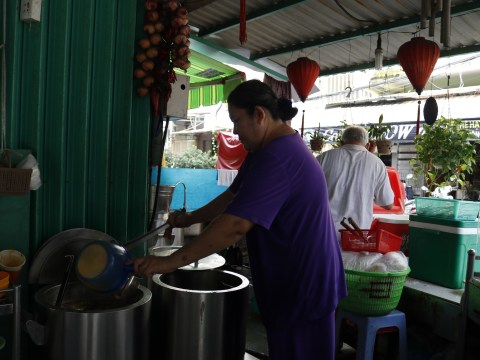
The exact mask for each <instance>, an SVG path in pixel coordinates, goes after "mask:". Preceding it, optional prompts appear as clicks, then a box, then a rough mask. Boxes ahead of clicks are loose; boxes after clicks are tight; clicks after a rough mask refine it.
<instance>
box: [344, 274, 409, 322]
mask: <svg viewBox="0 0 480 360" xmlns="http://www.w3.org/2000/svg"><path fill="white" fill-rule="evenodd" d="M409 273H410V268H407V269H405V270H404V271H399V272H390V273H381V272H365V271H355V270H345V274H346V280H347V290H348V296H347V297H346V298H345V299H343V300H342V301H340V303H339V304H338V307H339V308H340V309H342V310H347V311H350V312H352V313H356V314H361V315H372V316H378V315H385V314H388V313H389V312H391V311H393V310H395V308H396V307H397V305H398V302H399V301H400V296H401V295H402V290H403V285H404V284H405V278H406V277H407V275H408V274H409Z"/></svg>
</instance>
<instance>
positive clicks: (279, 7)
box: [198, 0, 310, 37]
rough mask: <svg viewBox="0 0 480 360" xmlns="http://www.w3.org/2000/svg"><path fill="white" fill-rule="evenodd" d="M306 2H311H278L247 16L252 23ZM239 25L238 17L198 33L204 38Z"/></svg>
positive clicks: (294, 0) (291, 0)
mask: <svg viewBox="0 0 480 360" xmlns="http://www.w3.org/2000/svg"><path fill="white" fill-rule="evenodd" d="M306 1H310V0H285V1H280V2H278V3H276V4H274V5H272V6H267V7H264V8H262V9H260V10H257V11H253V12H251V13H248V14H247V22H249V21H252V20H256V19H260V18H262V17H265V16H268V15H272V14H274V13H276V12H279V11H283V10H286V9H288V8H289V7H292V6H295V5H299V4H301V3H304V2H306ZM238 24H239V19H238V17H235V18H233V19H229V20H227V21H225V22H223V23H222V24H220V25H217V26H213V27H210V28H208V29H204V30H200V31H199V32H198V36H201V37H203V36H208V35H213V34H216V33H218V32H221V31H224V30H227V29H230V28H233V27H236V26H238Z"/></svg>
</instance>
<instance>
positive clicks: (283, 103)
mask: <svg viewBox="0 0 480 360" xmlns="http://www.w3.org/2000/svg"><path fill="white" fill-rule="evenodd" d="M278 108H279V109H280V112H281V113H282V114H283V116H281V115H280V118H281V119H282V120H283V121H288V120H292V119H293V118H294V117H295V115H297V113H298V109H297V108H294V107H292V102H291V101H290V100H288V99H285V98H280V99H278Z"/></svg>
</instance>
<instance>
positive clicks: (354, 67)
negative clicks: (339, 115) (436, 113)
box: [320, 45, 480, 76]
mask: <svg viewBox="0 0 480 360" xmlns="http://www.w3.org/2000/svg"><path fill="white" fill-rule="evenodd" d="M478 51H480V45H472V46H465V47H463V48H456V49H452V50H441V51H440V57H448V56H455V55H463V54H469V53H472V52H478ZM392 65H400V64H399V62H398V59H397V58H395V59H388V60H387V59H384V60H383V66H392ZM373 67H375V62H374V61H370V62H366V63H362V64H357V65H350V66H348V67H339V68H334V69H331V70H325V71H323V70H322V71H321V73H320V75H321V76H327V75H336V74H341V73H346V72H350V71H357V70H365V69H372V68H373Z"/></svg>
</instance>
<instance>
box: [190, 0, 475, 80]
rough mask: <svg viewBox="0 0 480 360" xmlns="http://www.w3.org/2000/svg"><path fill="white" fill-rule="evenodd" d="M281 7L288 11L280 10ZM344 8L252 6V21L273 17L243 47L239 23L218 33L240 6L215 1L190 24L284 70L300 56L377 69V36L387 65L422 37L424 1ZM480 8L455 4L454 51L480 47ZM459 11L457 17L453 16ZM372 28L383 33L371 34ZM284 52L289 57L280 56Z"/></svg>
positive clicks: (374, 0) (460, 0)
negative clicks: (403, 47)
mask: <svg viewBox="0 0 480 360" xmlns="http://www.w3.org/2000/svg"><path fill="white" fill-rule="evenodd" d="M282 4H286V5H288V6H286V7H285V8H283V9H278V7H280V6H281V5H282ZM339 4H341V5H342V7H343V9H342V8H341V7H340V6H339V5H338V4H337V3H336V2H335V1H332V0H317V1H294V0H286V1H279V2H275V3H272V2H268V1H264V0H249V1H247V19H249V17H250V16H251V15H255V14H256V12H258V11H260V10H261V11H264V12H265V13H266V12H267V10H268V9H265V7H268V6H270V7H271V9H272V12H271V13H268V14H263V15H262V16H259V17H257V18H254V19H252V20H249V21H248V22H247V36H248V40H247V43H246V44H245V45H244V46H243V47H242V46H240V43H239V40H238V35H239V34H238V32H239V26H238V22H237V23H236V24H233V25H232V26H230V27H226V28H224V29H220V30H219V29H218V28H216V27H218V26H219V25H221V24H222V23H224V22H226V21H234V19H238V16H239V9H238V4H237V3H236V2H235V3H232V2H231V1H227V0H218V1H213V2H210V3H208V4H207V5H205V6H202V7H200V8H197V9H195V10H193V11H191V12H190V15H189V16H190V24H191V25H192V26H194V27H197V28H199V29H200V33H199V34H200V36H203V35H202V34H203V33H205V32H206V33H207V34H208V31H209V29H213V28H216V29H217V30H218V31H216V32H214V33H213V34H211V35H205V38H206V39H208V40H210V41H212V42H215V43H217V44H219V45H221V46H223V47H225V48H227V49H230V50H234V51H239V53H240V49H241V50H242V51H241V53H242V54H244V53H247V54H249V55H247V57H248V56H250V57H253V59H254V60H255V59H257V60H258V59H262V58H263V57H264V56H266V57H267V58H268V59H269V60H270V61H272V62H274V63H276V64H279V65H281V66H282V67H285V66H287V65H288V64H289V63H290V62H291V61H292V60H295V59H296V58H298V57H299V56H310V55H311V56H312V57H313V58H315V57H318V56H320V67H321V68H322V69H324V71H325V72H328V71H330V72H331V71H332V70H334V69H345V68H347V67H352V66H357V65H362V66H363V67H365V66H373V65H371V64H372V63H373V51H374V49H375V47H376V36H377V33H378V32H381V33H382V40H383V43H382V47H383V49H384V51H385V53H386V54H385V63H387V62H388V61H394V62H396V52H397V50H398V48H399V47H400V46H401V45H402V44H403V43H405V42H407V41H409V40H410V38H411V37H412V34H413V33H415V32H417V31H418V25H419V15H420V11H421V9H420V7H421V2H420V1H419V0H404V1H391V0H362V1H339ZM187 6H188V1H187ZM479 7H480V5H479V4H477V2H472V1H468V0H452V22H451V23H452V30H451V46H452V47H465V46H476V45H479V42H478V39H479V38H480V36H479V35H480V34H479V31H480V28H479V27H478V26H476V24H478V22H480V11H479V10H480V9H479ZM455 8H456V9H457V11H453V10H454V9H455ZM460 10H461V11H460ZM347 12H348V14H347ZM464 13H465V14H464ZM392 24H393V25H394V27H393V28H392V26H393V25H392ZM372 26H373V27H375V29H378V30H374V31H372V30H371V29H368V28H369V27H370V28H371V27H372ZM343 34H347V35H343ZM418 35H420V36H425V37H428V29H425V30H421V31H420V32H419V33H418ZM439 37H440V18H439V17H438V18H437V19H436V28H435V37H434V40H435V41H437V43H439ZM372 38H373V39H372ZM332 39H334V42H333V43H332V42H331V41H332ZM312 43H313V44H314V45H313V46H312ZM340 43H341V44H342V45H340ZM440 46H441V48H442V49H443V46H442V45H441V44H440ZM319 49H320V51H319ZM285 50H287V51H286V52H285V53H278V52H279V51H280V52H281V51H285ZM272 51H273V53H271V52H272ZM318 52H320V54H318ZM317 54H318V55H317ZM316 55H317V56H316ZM366 64H370V65H366Z"/></svg>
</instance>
